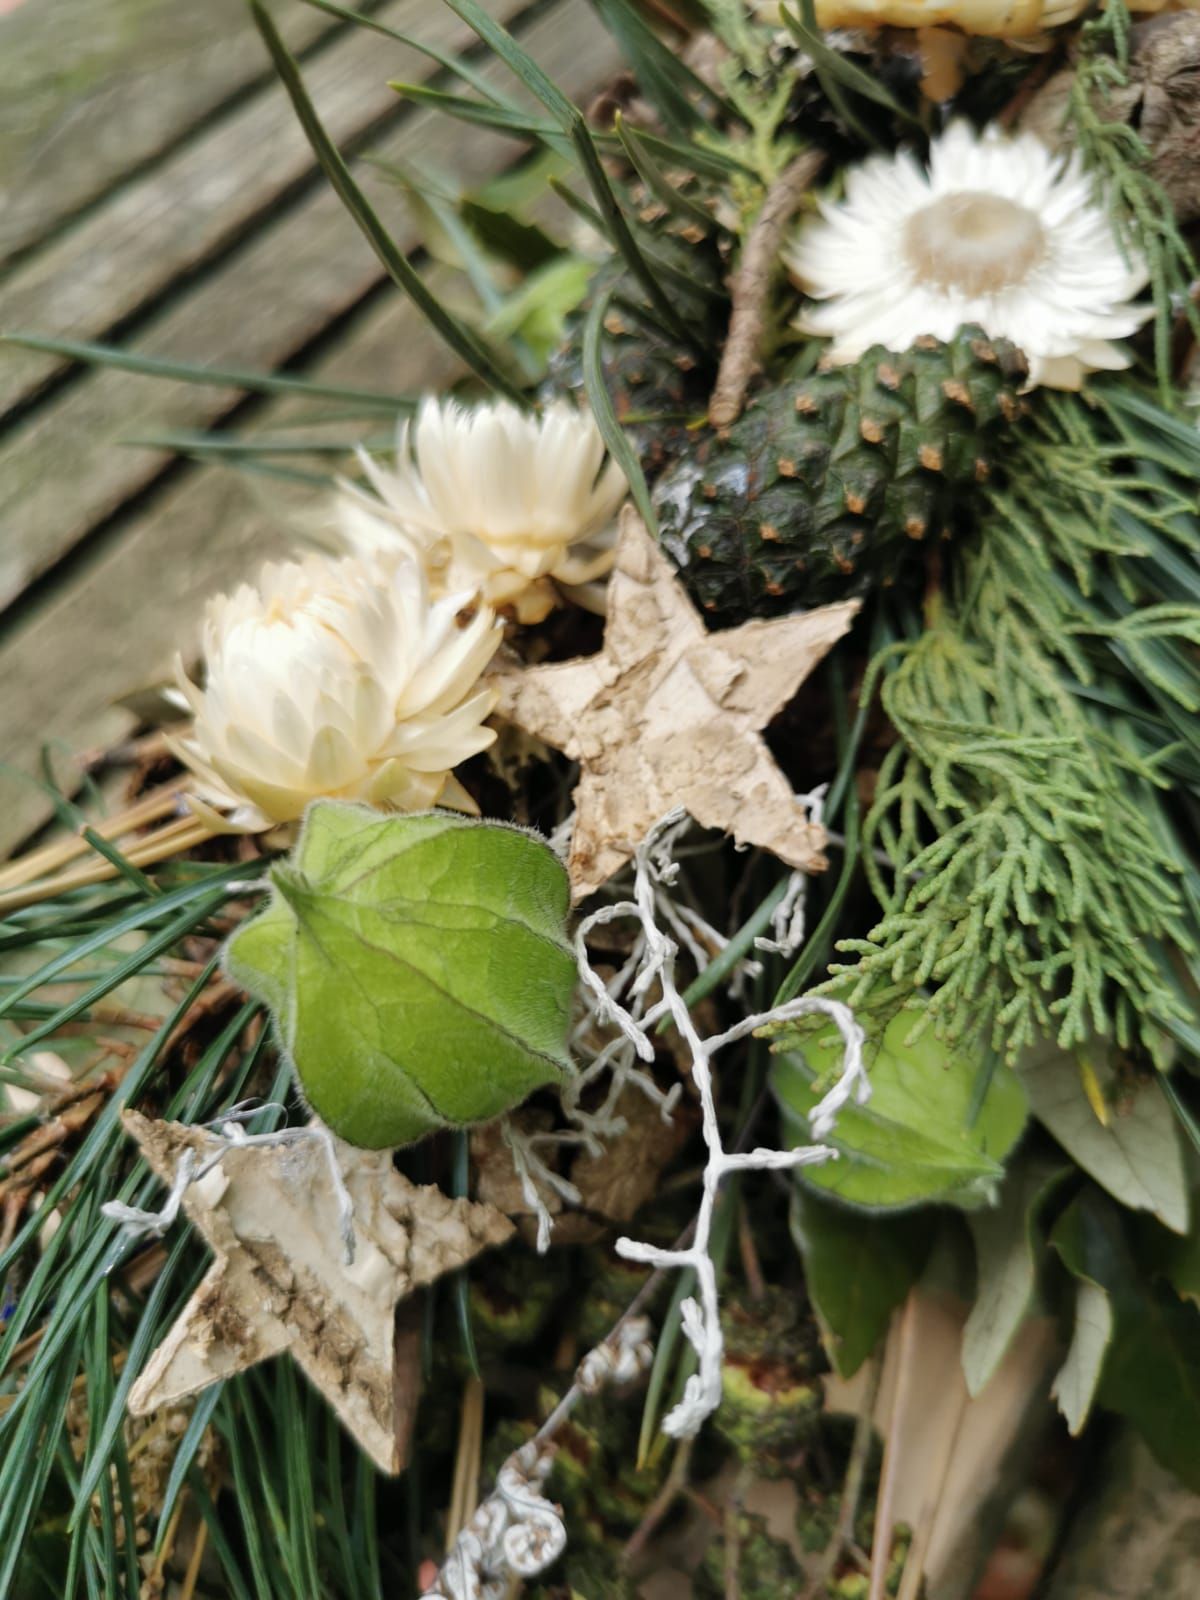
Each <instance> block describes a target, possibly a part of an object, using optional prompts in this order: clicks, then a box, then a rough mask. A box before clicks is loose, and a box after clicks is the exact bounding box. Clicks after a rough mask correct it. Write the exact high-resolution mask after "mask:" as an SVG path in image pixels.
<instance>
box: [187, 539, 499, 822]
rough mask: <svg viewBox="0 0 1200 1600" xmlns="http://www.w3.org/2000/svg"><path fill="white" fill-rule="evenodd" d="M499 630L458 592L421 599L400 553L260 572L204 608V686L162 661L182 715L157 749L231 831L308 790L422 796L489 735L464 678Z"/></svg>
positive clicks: (293, 804)
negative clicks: (182, 768)
mask: <svg viewBox="0 0 1200 1600" xmlns="http://www.w3.org/2000/svg"><path fill="white" fill-rule="evenodd" d="M467 600H470V601H471V603H472V605H473V606H474V607H475V614H474V616H473V617H472V618H471V620H470V621H469V622H467V623H466V625H465V626H462V625H460V622H459V613H460V611H461V609H462V606H463V604H464V603H465V602H466V601H467ZM501 632H502V627H501V624H500V622H499V620H498V619H497V618H496V617H495V615H494V614H493V613H492V611H491V610H490V609H489V608H488V607H487V606H482V605H479V604H478V603H477V601H476V599H475V596H474V595H473V594H469V595H458V596H456V597H450V598H447V599H444V600H440V601H436V602H431V600H430V597H429V592H428V585H427V583H426V581H425V576H424V574H423V572H422V570H421V568H420V567H419V566H418V565H417V564H416V562H415V561H413V560H412V558H411V557H408V556H394V557H393V558H391V559H390V560H388V561H387V562H384V563H379V562H375V563H370V562H364V561H360V560H357V559H355V558H352V557H351V558H347V559H344V560H341V561H332V560H327V559H323V558H319V557H311V558H309V560H307V561H303V562H296V563H293V564H292V565H290V566H270V567H266V568H264V570H263V572H262V574H261V576H260V579H259V583H258V585H257V586H256V587H253V586H250V585H242V586H241V587H240V588H239V589H237V590H235V591H234V593H233V594H232V595H229V596H226V597H224V598H220V599H217V600H215V601H213V602H212V603H211V604H210V606H209V608H208V613H207V616H206V618H205V623H204V628H203V639H204V647H205V659H206V667H207V681H206V683H205V687H204V688H203V689H200V688H198V687H197V686H196V685H195V684H194V683H192V682H191V681H190V680H189V679H188V678H187V677H186V676H185V675H184V673H183V671H182V667H180V668H179V669H178V674H179V686H180V689H181V690H182V692H183V693H184V695H185V696H186V698H187V701H188V703H189V705H190V706H191V708H192V711H193V714H194V719H195V720H194V723H193V726H192V730H191V733H190V736H187V737H185V738H183V739H178V740H176V741H174V744H173V748H174V749H175V751H176V752H177V754H178V755H179V756H180V759H181V760H183V761H184V762H186V764H187V765H188V766H189V767H191V769H192V770H193V772H194V773H195V774H196V778H197V794H198V798H199V801H200V803H201V804H202V805H205V806H211V807H214V808H215V809H217V810H218V811H220V812H222V813H224V814H225V815H226V816H227V817H228V818H229V820H230V822H231V823H232V824H235V825H237V826H242V827H247V828H253V829H262V828H266V827H269V826H271V825H273V824H276V823H282V822H291V821H294V820H295V819H297V818H298V817H299V816H300V815H301V814H302V813H303V811H304V809H305V807H306V806H307V805H308V804H309V802H310V801H312V800H314V799H316V798H318V797H320V796H323V795H324V796H336V797H338V798H344V799H362V800H369V801H372V802H373V803H376V804H387V805H390V806H407V805H410V804H411V805H416V806H426V805H432V804H434V803H435V802H436V800H437V797H438V795H439V794H440V793H441V792H442V790H443V789H445V788H446V786H447V782H448V778H449V769H450V768H451V767H452V766H454V765H456V764H457V763H458V762H460V761H463V760H466V759H467V757H468V756H471V755H474V754H475V753H476V752H477V751H479V750H483V749H486V748H487V746H488V745H489V744H490V743H491V742H492V740H493V739H494V737H495V735H494V733H493V732H492V730H491V729H490V728H485V727H484V726H483V722H484V719H485V718H486V717H487V716H488V714H489V712H490V711H491V708H492V705H493V703H494V699H495V696H494V694H493V693H492V691H491V690H480V688H479V682H480V677H481V674H482V672H483V670H484V668H485V667H486V666H487V663H488V661H489V660H490V658H491V656H492V653H493V652H494V651H495V649H496V646H497V645H498V643H499V641H500V637H501ZM450 792H452V793H454V794H455V795H456V796H461V794H462V793H463V791H462V790H461V788H460V787H459V786H454V788H453V789H452V790H451V791H450ZM456 803H457V801H456Z"/></svg>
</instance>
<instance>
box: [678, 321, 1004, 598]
mask: <svg viewBox="0 0 1200 1600" xmlns="http://www.w3.org/2000/svg"><path fill="white" fill-rule="evenodd" d="M1024 373H1025V364H1024V361H1023V359H1022V357H1021V355H1020V353H1019V352H1018V351H1017V350H1016V349H1014V348H1013V347H1012V346H1011V345H1008V344H1005V343H1003V342H1000V341H997V342H990V341H988V340H987V339H986V338H985V337H984V336H983V335H982V334H981V333H980V332H979V330H978V329H970V328H967V329H963V330H962V331H961V332H960V333H959V334H957V335H956V336H955V338H954V339H953V340H951V341H949V342H948V343H945V344H943V343H940V342H939V341H937V340H934V339H924V340H919V341H918V342H917V343H916V344H915V345H914V346H913V347H912V348H911V349H910V350H906V351H904V352H903V353H902V354H895V353H893V352H891V351H887V350H883V349H881V348H876V349H873V350H869V351H868V352H867V354H866V355H865V356H864V357H863V358H862V360H861V361H859V362H857V363H855V364H854V365H853V366H844V367H833V368H829V369H821V370H818V371H817V372H816V373H814V374H813V375H811V376H809V377H805V378H802V379H799V380H795V381H785V382H783V383H780V384H778V385H776V386H774V387H772V388H769V389H763V390H761V391H760V392H759V393H758V394H757V395H756V396H755V398H754V399H753V400H752V401H751V402H750V404H749V405H748V406H747V408H746V411H745V413H744V414H743V416H742V417H741V418H740V419H739V421H737V422H736V423H734V424H733V426H732V427H730V428H729V429H727V430H724V431H723V432H721V433H715V432H712V431H709V432H707V433H704V434H701V435H699V436H698V437H695V436H693V440H692V442H691V445H690V449H689V451H688V453H687V454H686V455H684V456H681V458H680V459H679V460H678V461H676V462H675V464H674V465H673V466H672V467H670V468H669V469H668V470H667V471H666V472H665V473H664V474H663V475H662V476H661V477H660V478H659V480H658V483H657V485H656V488H655V496H654V497H655V502H656V506H657V510H658V517H659V526H660V532H661V538H662V544H663V547H664V549H665V550H666V551H667V554H668V555H669V556H670V557H671V559H672V560H673V561H674V562H675V564H676V566H677V567H678V568H679V570H680V573H681V575H682V577H683V579H684V581H685V583H686V584H687V586H688V588H689V590H690V592H691V594H692V597H693V598H694V599H695V600H696V601H697V603H698V604H699V605H700V606H701V607H702V608H703V609H704V610H705V612H706V613H708V614H709V615H710V616H712V618H713V620H714V621H719V622H721V623H734V622H739V621H741V620H743V619H744V618H746V617H751V616H762V615H770V614H773V613H778V612H781V611H791V610H796V609H798V608H801V607H804V608H808V607H811V606H819V605H823V604H825V603H826V602H827V601H830V600H838V599H846V598H849V597H852V596H855V595H859V594H862V593H864V592H865V591H866V590H868V589H870V588H871V587H873V586H874V585H875V584H877V583H880V582H887V581H888V580H889V577H890V575H891V574H892V573H893V572H894V570H895V568H896V567H897V566H898V565H899V563H900V561H901V560H902V558H903V555H904V553H905V552H906V551H907V550H909V549H911V547H912V545H913V543H914V542H915V541H920V540H924V539H932V538H941V537H945V536H947V535H949V534H951V533H952V532H953V531H954V527H955V523H956V519H957V517H958V516H960V515H961V512H962V509H963V506H964V503H969V499H970V493H971V490H972V489H973V488H974V487H975V486H976V485H977V484H979V483H981V482H983V481H984V480H985V479H986V478H987V476H988V474H989V471H990V463H991V451H992V448H993V446H994V444H995V441H996V438H997V435H998V434H999V433H1001V432H1002V431H1003V429H1004V427H1005V426H1006V425H1007V424H1008V423H1010V422H1012V421H1013V420H1014V419H1015V418H1016V417H1017V416H1018V415H1019V413H1020V411H1021V408H1022V401H1021V400H1020V398H1019V395H1018V389H1019V386H1020V383H1021V380H1022V378H1023V376H1024Z"/></svg>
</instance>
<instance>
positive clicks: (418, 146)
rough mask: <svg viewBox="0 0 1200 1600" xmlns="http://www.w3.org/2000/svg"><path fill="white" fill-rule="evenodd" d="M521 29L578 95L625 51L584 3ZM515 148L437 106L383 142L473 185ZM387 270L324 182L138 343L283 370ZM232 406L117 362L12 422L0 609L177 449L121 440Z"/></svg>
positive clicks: (389, 207) (403, 237)
mask: <svg viewBox="0 0 1200 1600" xmlns="http://www.w3.org/2000/svg"><path fill="white" fill-rule="evenodd" d="M522 38H523V39H524V41H525V42H526V44H527V45H528V46H529V48H530V49H531V51H532V52H533V53H534V54H535V55H536V56H538V57H539V58H540V59H541V60H542V61H543V63H544V64H545V65H546V66H547V67H548V68H549V69H550V70H551V71H552V72H553V73H554V75H555V76H557V77H558V78H560V79H562V80H563V81H564V83H565V84H566V85H567V86H568V88H570V89H574V90H576V91H578V92H584V91H585V90H586V88H587V87H588V86H589V85H590V84H592V83H594V82H598V81H599V80H600V79H601V78H602V77H603V76H604V74H605V73H606V72H609V71H611V70H612V67H613V65H614V63H615V61H616V59H617V57H616V49H615V46H614V44H613V42H612V40H611V38H610V36H609V35H608V34H607V33H606V32H605V30H604V29H603V28H602V27H601V25H600V23H599V22H598V21H597V20H596V18H595V16H594V14H593V13H592V12H591V10H590V8H589V7H587V6H586V4H584V3H583V0H570V3H569V4H568V5H566V6H564V7H562V8H560V9H558V10H555V11H553V12H550V13H549V14H547V15H544V16H542V17H541V18H540V19H539V20H537V21H536V22H534V23H533V24H532V25H531V26H530V27H529V29H528V30H527V31H526V32H525V33H523V34H522ZM385 70H386V69H385ZM491 70H493V71H495V72H496V73H497V81H503V82H511V79H509V78H508V75H507V73H506V72H505V71H504V69H503V68H502V67H501V66H500V64H499V63H498V62H497V63H493V64H492V67H491ZM514 148H515V147H514V146H513V145H512V144H511V142H509V143H505V142H503V141H497V140H496V139H495V138H494V137H492V136H491V135H489V134H486V133H484V132H483V131H481V130H480V131H476V130H474V129H472V130H464V129H463V128H462V127H461V126H460V125H459V124H456V123H454V122H452V121H450V120H449V119H447V118H445V117H443V116H441V115H440V114H438V113H437V112H435V111H427V110H423V111H419V112H416V113H415V114H414V115H413V116H412V117H411V118H409V119H408V120H407V121H406V122H405V123H404V124H403V125H402V126H401V127H399V128H397V129H395V130H393V131H391V132H389V133H388V134H387V135H385V136H384V137H383V138H382V139H381V140H380V141H379V142H378V143H377V144H374V145H372V147H371V149H372V152H373V153H374V154H375V155H376V156H381V157H384V158H391V159H394V160H397V159H398V160H403V159H406V158H407V159H410V160H411V159H414V158H415V159H418V160H420V161H422V162H427V163H433V164H435V165H436V164H441V165H442V166H443V167H444V168H446V169H449V170H452V171H454V172H455V173H457V174H460V175H461V176H462V177H463V178H464V179H465V180H466V181H467V182H468V183H470V182H473V181H476V180H479V179H482V178H483V177H484V176H486V175H487V174H488V173H490V172H493V171H495V170H496V166H497V163H498V162H499V161H500V160H502V159H503V157H504V156H505V155H510V154H511V153H512V152H513V150H514ZM359 172H360V175H361V177H362V179H363V181H364V184H365V185H366V186H367V187H369V188H370V189H371V191H372V193H373V197H374V198H375V200H376V201H377V203H378V205H379V209H380V211H381V212H382V213H383V214H384V215H385V217H386V218H387V220H388V221H389V224H390V226H391V227H392V230H393V233H394V236H395V237H396V239H397V240H398V241H399V243H400V244H401V246H402V247H403V248H405V249H412V248H414V247H415V246H416V245H418V244H419V242H420V239H419V233H418V230H417V228H416V227H415V225H414V223H413V220H412V218H411V217H410V215H409V214H408V211H407V208H406V207H405V205H404V203H403V199H402V197H401V196H399V195H398V194H397V193H396V192H395V191H394V189H393V188H392V187H391V186H390V185H389V184H388V183H387V182H386V181H385V180H384V179H382V178H381V176H380V175H379V173H378V172H377V171H376V170H375V169H374V168H372V167H371V166H370V165H369V164H368V163H366V162H360V163H359ZM379 279H380V268H379V264H378V262H377V260H376V258H375V256H374V255H373V253H372V252H371V250H370V249H369V247H368V246H367V244H366V243H365V241H364V240H363V239H362V237H361V236H360V235H359V233H358V232H357V230H356V229H355V228H354V226H353V225H352V224H351V223H350V222H349V220H348V219H347V218H346V216H345V214H344V212H343V211H342V208H341V206H340V204H339V202H338V201H337V199H336V197H335V196H334V195H333V193H332V192H331V191H330V190H329V189H327V188H325V187H324V186H322V187H321V188H320V189H319V191H318V192H316V193H315V194H313V195H312V196H310V197H308V198H305V199H304V200H303V201H301V202H300V203H298V204H297V205H295V206H294V207H292V208H291V209H290V210H289V211H288V212H286V214H284V215H283V216H281V217H280V219H279V221H278V223H277V224H276V225H274V226H272V228H271V229H270V230H269V231H267V232H265V233H263V234H262V235H260V236H258V237H255V238H254V239H252V240H251V241H249V242H248V244H247V245H246V246H245V247H244V248H243V249H241V250H239V251H237V252H236V253H234V254H232V255H230V256H229V257H228V258H227V259H226V260H224V261H223V262H222V263H221V265H220V267H219V268H218V269H216V270H214V271H213V272H212V273H210V274H207V275H205V276H204V277H203V278H202V279H201V280H200V281H199V283H198V284H197V285H196V287H195V290H194V292H191V293H189V294H188V295H187V296H186V298H183V299H181V300H180V302H179V303H178V304H177V305H174V306H171V307H169V308H168V309H167V310H165V311H164V312H163V313H162V314H161V315H160V316H159V317H158V318H157V319H156V320H155V322H154V324H153V326H152V327H151V328H149V329H148V330H146V331H145V332H144V333H143V335H142V337H141V338H139V339H138V340H137V342H136V348H137V349H138V350H139V351H142V352H145V353H147V354H153V355H161V356H175V357H177V358H180V359H184V360H189V361H194V362H200V363H202V364H203V363H207V364H209V365H217V364H220V363H224V364H226V365H230V364H235V363H236V364H238V365H242V366H259V367H265V368H270V367H272V366H275V365H277V364H280V363H282V362H283V361H285V360H286V359H288V357H289V356H290V355H292V354H293V352H295V351H296V350H298V349H300V348H302V347H303V346H304V345H305V344H306V343H307V342H308V341H309V340H310V339H311V338H312V337H313V336H314V335H315V334H316V333H317V332H318V331H319V330H320V329H322V328H323V327H324V326H326V325H327V323H328V322H329V321H330V320H332V319H333V318H334V317H336V316H338V315H340V314H341V313H342V312H344V311H346V310H347V309H349V308H350V307H352V306H353V305H355V304H356V303H357V301H358V300H359V299H360V298H361V297H362V295H364V294H365V293H366V292H367V291H368V290H369V289H370V288H371V287H372V286H373V285H374V284H376V283H378V282H379ZM228 405H229V397H228V395H227V394H225V393H221V392H218V391H212V390H208V389H205V388H199V387H196V386H194V385H168V384H165V383H162V382H156V381H153V380H148V379H145V378H140V377H137V376H134V375H131V374H129V373H123V372H113V371H107V372H100V373H92V374H89V375H88V376H86V377H85V378H83V379H81V380H80V381H79V382H78V383H77V384H75V385H74V386H73V387H72V388H71V389H70V390H69V391H68V392H67V393H66V394H64V396H63V397H62V398H61V400H57V401H56V402H55V403H54V404H53V405H51V406H47V407H45V408H43V409H42V410H40V411H38V412H35V413H33V414H32V415H31V416H30V417H29V419H28V420H27V421H26V422H25V423H24V424H22V425H19V426H18V427H17V428H15V429H13V430H12V432H11V433H10V434H9V436H8V438H7V440H6V452H5V461H4V468H3V481H2V482H0V605H5V604H10V603H11V602H12V601H13V600H14V599H15V598H16V596H18V595H19V594H20V593H21V591H22V590H23V589H24V588H25V587H26V585H27V584H28V583H29V582H30V581H31V580H32V579H33V578H35V577H37V576H38V575H39V574H40V573H42V572H45V571H46V570H47V569H48V568H49V567H51V566H52V565H53V564H54V563H55V562H56V561H57V560H58V559H60V558H61V557H62V556H63V555H64V554H65V553H66V552H67V551H68V550H70V549H71V547H72V546H73V545H74V544H76V543H77V542H78V541H79V540H80V539H82V538H83V537H84V536H85V535H87V534H88V533H89V532H90V531H91V530H92V529H93V528H94V527H95V526H96V525H97V524H98V523H99V522H100V521H102V520H103V518H104V517H105V516H107V515H108V514H109V513H111V512H113V511H115V510H116V509H117V508H118V507H119V506H120V505H122V504H123V503H124V502H125V501H126V500H128V499H129V498H130V497H131V496H132V495H134V494H136V493H137V492H138V491H139V490H140V489H141V488H143V487H144V486H145V485H146V484H147V483H148V482H150V481H151V480H152V479H153V478H154V477H155V476H156V474H157V473H158V472H160V471H161V470H162V468H163V466H164V464H165V461H166V458H165V457H164V456H163V455H162V454H161V453H160V452H157V451H150V450H145V449H127V448H121V447H120V445H121V441H122V440H125V439H129V438H131V437H136V436H137V435H138V434H139V433H141V434H144V433H145V432H147V431H148V430H153V429H161V428H163V427H181V426H183V427H190V426H196V425H198V424H203V423H206V422H209V421H210V420H211V419H212V418H214V417H216V416H220V415H222V414H223V412H224V411H225V410H226V409H227V408H228Z"/></svg>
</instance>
